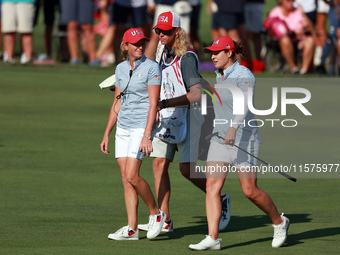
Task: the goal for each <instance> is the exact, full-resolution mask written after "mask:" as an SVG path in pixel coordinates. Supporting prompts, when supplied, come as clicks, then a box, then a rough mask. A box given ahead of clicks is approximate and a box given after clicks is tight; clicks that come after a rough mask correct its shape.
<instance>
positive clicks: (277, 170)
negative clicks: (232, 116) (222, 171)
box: [205, 132, 297, 182]
mask: <svg viewBox="0 0 340 255" xmlns="http://www.w3.org/2000/svg"><path fill="white" fill-rule="evenodd" d="M214 136H216V137H218V138H219V139H222V140H224V137H222V136H219V135H218V132H215V133H212V134H210V135H207V136H206V137H205V139H206V140H210V139H211V138H213V137H214ZM233 146H235V147H236V148H237V149H239V150H241V151H243V152H245V153H247V154H248V155H250V156H252V157H254V158H256V159H257V160H259V161H261V162H262V163H263V164H265V165H267V166H271V165H270V164H269V163H267V162H265V161H264V160H262V159H260V158H258V157H256V156H255V155H253V154H251V153H249V152H248V151H246V150H244V149H242V148H240V147H239V146H237V145H235V144H234V145H233ZM274 171H275V172H276V173H278V174H281V175H282V176H284V177H286V178H287V179H289V180H291V181H293V182H296V181H297V180H296V178H294V177H292V176H290V175H288V174H286V173H284V172H282V171H280V169H278V167H277V166H275V167H274Z"/></svg>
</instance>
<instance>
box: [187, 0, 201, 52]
mask: <svg viewBox="0 0 340 255" xmlns="http://www.w3.org/2000/svg"><path fill="white" fill-rule="evenodd" d="M188 1H189V3H190V4H191V6H192V12H191V18H190V29H189V41H190V43H191V44H192V46H193V48H194V51H195V53H196V54H197V55H199V53H200V38H199V34H198V29H199V21H200V11H201V6H202V4H201V0H188Z"/></svg>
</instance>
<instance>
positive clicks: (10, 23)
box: [1, 2, 35, 33]
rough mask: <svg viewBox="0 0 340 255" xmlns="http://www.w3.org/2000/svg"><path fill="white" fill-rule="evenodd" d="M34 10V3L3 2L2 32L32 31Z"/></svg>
mask: <svg viewBox="0 0 340 255" xmlns="http://www.w3.org/2000/svg"><path fill="white" fill-rule="evenodd" d="M34 11H35V6H34V3H8V2H5V3H2V5H1V13H2V17H1V20H2V22H1V29H2V32H3V33H14V32H18V33H32V32H33V19H34Z"/></svg>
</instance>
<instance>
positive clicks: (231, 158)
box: [207, 141, 260, 169]
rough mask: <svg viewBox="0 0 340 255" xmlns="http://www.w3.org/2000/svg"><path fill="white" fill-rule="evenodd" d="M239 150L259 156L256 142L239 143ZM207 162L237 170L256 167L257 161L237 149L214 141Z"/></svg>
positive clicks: (258, 147)
mask: <svg viewBox="0 0 340 255" xmlns="http://www.w3.org/2000/svg"><path fill="white" fill-rule="evenodd" d="M238 146H239V147H240V148H242V149H244V150H246V151H248V152H249V153H251V154H253V155H255V156H256V157H258V156H259V154H260V143H259V142H258V141H249V142H248V143H247V142H243V143H240V144H239V145H238ZM207 162H224V163H229V164H231V165H233V166H235V167H236V168H237V169H241V167H242V168H251V167H254V166H257V159H256V158H254V157H252V156H250V155H249V154H247V153H245V152H244V151H241V150H239V149H238V148H236V147H234V146H230V145H226V144H222V143H218V142H216V141H211V143H210V147H209V151H208V158H207Z"/></svg>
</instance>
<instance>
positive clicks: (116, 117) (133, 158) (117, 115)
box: [100, 28, 166, 240]
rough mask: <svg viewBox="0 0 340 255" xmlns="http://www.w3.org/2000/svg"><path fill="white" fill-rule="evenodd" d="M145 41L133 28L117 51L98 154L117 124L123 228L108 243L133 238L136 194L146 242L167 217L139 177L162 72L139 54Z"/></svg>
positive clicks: (147, 152) (135, 234) (135, 236)
mask: <svg viewBox="0 0 340 255" xmlns="http://www.w3.org/2000/svg"><path fill="white" fill-rule="evenodd" d="M148 40H149V39H148V38H146V37H145V36H144V34H143V32H142V31H141V30H140V29H137V28H131V29H129V30H127V31H126V32H125V34H124V36H123V42H122V44H121V50H122V52H123V55H124V57H125V61H123V62H122V63H120V64H119V65H118V66H117V68H116V72H115V73H116V88H115V98H114V100H113V104H112V107H111V111H110V115H109V119H108V123H107V126H106V129H105V133H104V137H103V140H102V142H101V144H100V147H101V151H102V152H103V153H104V154H109V151H108V144H109V135H110V133H111V131H112V130H113V128H114V126H116V124H117V128H116V144H115V157H116V159H117V163H118V166H119V168H120V172H121V176H122V181H123V186H124V197H125V205H126V211H127V216H128V225H127V226H124V227H122V228H121V229H119V230H118V231H116V232H115V233H113V234H110V235H109V236H108V238H109V239H112V240H138V239H139V231H138V229H137V208H138V196H140V197H141V198H142V200H143V201H144V202H145V204H146V205H147V207H148V209H149V212H150V216H149V226H150V227H149V231H148V233H147V238H149V239H151V238H155V237H156V236H158V235H159V233H160V232H161V229H162V226H163V223H164V221H165V218H166V215H165V213H164V212H162V211H161V210H160V209H158V208H157V206H156V202H155V199H154V197H153V194H152V192H151V189H150V187H149V185H148V183H147V182H146V181H145V180H144V179H143V178H142V177H141V176H140V175H139V169H140V166H141V164H142V161H143V158H144V156H145V155H146V156H149V155H150V153H151V152H152V150H153V148H152V142H151V139H152V134H151V132H152V128H153V125H154V121H155V119H156V112H157V103H158V97H159V91H160V82H161V71H160V68H159V66H158V65H157V63H156V62H154V61H151V60H149V59H147V58H146V57H145V55H144V52H145V47H146V41H148Z"/></svg>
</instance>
